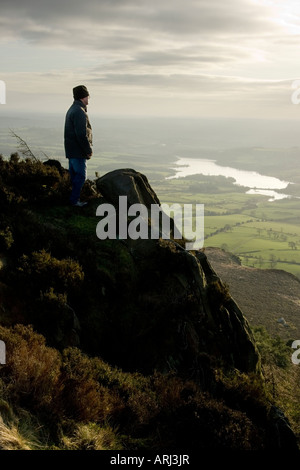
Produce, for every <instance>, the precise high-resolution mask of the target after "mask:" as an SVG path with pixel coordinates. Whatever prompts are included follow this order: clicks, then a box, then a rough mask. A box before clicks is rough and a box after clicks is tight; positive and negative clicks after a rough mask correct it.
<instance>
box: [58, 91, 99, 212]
mask: <svg viewBox="0 0 300 470" xmlns="http://www.w3.org/2000/svg"><path fill="white" fill-rule="evenodd" d="M73 97H74V102H73V104H72V106H71V107H70V108H69V110H68V112H67V114H66V120H65V131H64V140H65V153H66V157H67V158H68V159H69V173H70V178H71V183H72V192H71V196H70V202H71V204H72V206H76V207H83V206H85V205H86V204H87V202H82V201H80V192H81V189H82V186H83V185H84V182H85V180H86V161H87V160H89V159H90V158H91V157H92V154H93V150H92V127H91V124H90V121H89V118H88V115H87V105H88V104H89V92H88V90H87V88H86V87H85V86H84V85H79V86H76V87H75V88H73Z"/></svg>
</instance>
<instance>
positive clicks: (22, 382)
mask: <svg viewBox="0 0 300 470" xmlns="http://www.w3.org/2000/svg"><path fill="white" fill-rule="evenodd" d="M0 337H1V339H2V341H4V342H5V344H6V358H7V363H6V365H5V366H2V369H1V376H2V380H3V382H4V384H5V386H6V393H7V396H8V398H9V399H10V400H12V401H13V402H14V403H15V404H20V405H23V404H26V405H30V406H32V407H33V408H35V409H36V408H42V407H47V406H49V404H50V403H51V402H52V401H53V400H55V397H57V394H58V393H59V390H58V378H59V371H60V365H61V359H60V355H59V353H58V351H56V350H55V349H52V348H49V347H47V346H46V344H45V338H44V337H43V336H41V335H39V334H37V333H35V332H34V331H33V329H32V328H31V327H29V326H24V325H16V326H15V327H13V328H10V329H8V328H4V327H1V326H0Z"/></svg>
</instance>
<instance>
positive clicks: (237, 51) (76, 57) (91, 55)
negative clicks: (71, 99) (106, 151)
mask: <svg viewBox="0 0 300 470" xmlns="http://www.w3.org/2000/svg"><path fill="white" fill-rule="evenodd" d="M290 2H291V0H287V1H286V2H284V1H283V0H278V1H277V2H275V3H274V2H268V1H267V0H266V1H264V0H227V1H226V2H222V1H221V0H185V1H184V2H183V0H166V1H162V0H152V1H149V0H86V1H85V2H82V0H80V1H79V0H51V1H49V0H14V1H13V2H12V1H11V0H1V18H0V38H1V39H2V44H5V42H6V43H7V44H8V45H9V47H8V46H7V53H6V54H5V52H6V51H5V47H4V46H2V52H3V53H2V52H1V57H2V61H1V66H2V72H1V73H2V76H1V77H0V78H1V79H4V78H5V77H6V76H7V77H8V79H9V85H10V87H11V88H12V89H14V90H17V87H18V82H19V83H22V87H23V89H24V91H25V92H26V91H27V92H28V93H29V94H30V93H45V90H47V91H48V90H49V93H50V92H51V87H53V88H52V89H53V91H55V90H56V86H55V82H56V83H58V82H59V83H60V84H61V87H60V88H61V92H62V93H65V90H66V89H68V88H70V83H71V82H73V83H74V82H76V83H79V82H83V81H85V82H87V83H88V84H91V85H92V86H93V87H94V88H95V94H97V93H98V94H102V97H103V95H104V93H106V94H108V95H109V96H111V95H114V94H115V95H117V96H118V97H121V95H122V93H123V94H126V96H131V97H134V96H137V97H141V96H143V97H147V99H148V97H149V99H150V97H151V96H152V98H153V99H157V100H159V99H162V98H163V97H165V98H166V99H169V98H170V97H172V96H176V97H177V98H178V99H179V100H182V99H186V100H188V101H190V102H192V101H193V100H202V102H203V103H206V102H208V101H209V100H212V101H213V102H214V103H217V104H218V106H221V103H224V106H225V108H226V107H227V106H228V102H229V101H230V100H231V101H233V100H234V101H235V103H234V105H235V106H236V105H237V101H238V100H242V99H245V100H247V101H249V100H251V99H252V100H253V102H259V101H260V100H261V102H263V103H264V102H265V103H267V104H268V105H269V103H270V102H271V101H272V100H273V99H275V101H276V96H277V97H279V96H283V94H284V92H283V89H282V87H281V85H274V83H275V81H276V80H277V82H276V83H279V80H280V79H283V78H287V76H288V74H289V73H290V72H291V70H292V67H293V66H294V65H293V64H294V62H293V61H292V57H293V55H295V53H296V50H297V47H298V36H297V35H295V34H294V32H293V34H287V29H286V28H287V27H290V24H291V22H292V21H296V20H295V18H294V17H293V16H291V14H290V11H289V10H288V9H287V4H290ZM274 5H277V7H278V8H279V6H280V5H282V6H283V7H282V8H284V16H283V17H282V18H281V19H280V15H279V13H280V11H279V10H278V8H277V10H276V8H275V7H274ZM282 11H283V10H282ZM295 24H296V23H295ZM11 44H15V47H14V48H12V47H11ZM278 51H280V55H279V54H278ZM12 52H13V54H14V56H13V57H12V55H11V53H12ZM68 54H69V55H68ZM12 60H14V62H15V63H16V64H19V69H18V68H17V65H14V67H13V70H14V71H15V75H14V74H13V73H12V69H11V67H12V65H11V64H12ZM39 62H40V66H39ZM25 63H26V68H25V65H24V64H25ZM47 64H48V65H47ZM283 65H284V66H283ZM22 66H24V70H23V71H25V70H26V71H28V72H30V67H31V69H32V73H31V75H30V74H28V75H24V74H22V72H23V71H22V70H21V68H22ZM47 67H48V69H47ZM44 72H45V73H44ZM5 74H6V75H5ZM281 74H282V75H281ZM293 75H295V74H293ZM29 77H30V80H29ZM47 77H51V80H49V78H47ZM295 78H297V77H295ZM21 80H22V81H21ZM274 80H275V81H274ZM280 83H282V82H280ZM34 90H35V91H34ZM110 93H111V95H110Z"/></svg>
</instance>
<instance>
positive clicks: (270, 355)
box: [252, 326, 291, 369]
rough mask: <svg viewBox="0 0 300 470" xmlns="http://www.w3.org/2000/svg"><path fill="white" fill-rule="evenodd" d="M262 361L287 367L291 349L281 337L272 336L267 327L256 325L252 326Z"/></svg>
mask: <svg viewBox="0 0 300 470" xmlns="http://www.w3.org/2000/svg"><path fill="white" fill-rule="evenodd" d="M252 330H253V334H254V337H255V340H256V344H257V347H258V350H259V352H260V354H261V358H262V362H263V363H265V364H266V363H269V364H276V365H277V366H278V367H281V368H283V369H285V368H286V367H288V365H289V364H290V355H291V350H290V348H289V347H288V346H287V345H286V343H285V342H284V341H283V340H282V339H281V338H280V337H279V336H275V337H271V336H270V335H269V333H268V332H267V330H266V329H265V327H263V326H256V327H253V328H252Z"/></svg>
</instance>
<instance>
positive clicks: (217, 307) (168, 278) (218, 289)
mask: <svg viewBox="0 0 300 470" xmlns="http://www.w3.org/2000/svg"><path fill="white" fill-rule="evenodd" d="M96 184H97V187H98V189H99V191H100V192H101V194H102V195H103V196H104V197H105V200H106V201H108V202H109V203H111V204H112V205H114V206H115V208H116V210H118V198H119V196H120V195H127V197H128V204H129V205H130V204H137V203H138V204H143V205H145V206H147V208H148V209H149V214H150V208H151V207H150V206H151V204H158V205H159V204H160V202H159V199H158V197H157V196H156V194H155V192H154V191H153V189H152V188H151V187H150V185H149V183H148V180H147V178H146V177H145V176H144V175H142V174H140V173H138V172H136V171H134V170H132V169H124V170H116V171H113V172H111V173H107V174H106V175H105V176H103V177H102V178H99V179H98V180H97V182H96ZM122 242H123V243H124V244H125V246H126V248H127V250H128V252H129V253H130V255H131V258H132V261H133V266H134V270H135V272H136V274H137V275H136V277H135V281H134V282H133V283H132V284H131V286H130V291H131V293H130V294H129V297H130V298H129V299H126V300H125V298H124V301H126V302H127V308H126V309H125V310H126V315H125V317H123V318H122V312H120V318H119V319H118V321H115V322H114V324H118V325H119V327H120V331H119V332H117V331H116V330H118V329H119V328H117V329H115V330H114V334H118V335H119V343H118V344H119V345H120V347H121V348H122V349H123V352H124V357H125V356H126V357H127V359H128V361H129V362H128V365H127V366H128V367H129V363H130V364H131V367H132V366H135V367H136V368H138V369H139V370H142V371H147V372H148V371H150V370H154V369H159V370H163V371H165V370H170V369H173V370H176V371H177V372H179V373H181V374H182V373H184V374H185V375H186V374H190V375H192V376H193V377H195V376H201V375H203V367H204V366H203V363H204V362H205V359H204V357H205V355H208V356H209V357H214V358H216V359H217V360H218V361H221V362H222V363H223V365H224V366H225V367H229V368H230V367H234V368H237V369H239V370H240V371H243V372H259V371H260V360H259V354H258V352H257V349H256V346H255V343H254V340H253V336H252V333H251V330H250V327H249V324H248V322H247V320H246V318H245V317H244V316H243V314H242V312H241V311H240V309H239V307H238V305H237V304H236V302H235V301H234V300H233V299H232V297H231V296H230V294H229V292H228V291H227V289H226V287H225V286H224V284H223V283H222V280H221V279H220V278H219V277H218V276H217V275H216V273H215V272H214V270H213V268H212V266H211V265H210V263H209V262H208V260H207V257H206V256H205V253H204V252H202V251H197V252H189V251H186V250H185V248H184V246H182V245H181V244H179V243H177V241H176V240H174V239H173V238H172V237H170V238H169V239H151V238H149V239H137V240H132V239H130V238H127V239H126V240H122ZM132 296H133V297H132ZM125 297H126V295H125ZM133 303H134V305H132V308H128V307H129V305H130V304H133ZM124 318H125V319H126V320H125V321H124ZM121 345H122V346H121ZM125 351H126V354H125ZM203 361H204V362H203ZM122 366H125V367H126V364H122Z"/></svg>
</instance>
